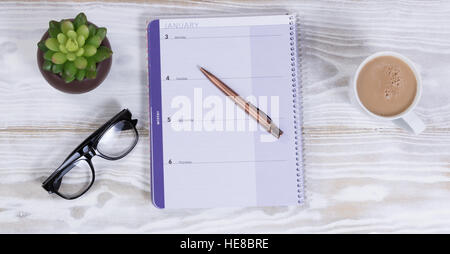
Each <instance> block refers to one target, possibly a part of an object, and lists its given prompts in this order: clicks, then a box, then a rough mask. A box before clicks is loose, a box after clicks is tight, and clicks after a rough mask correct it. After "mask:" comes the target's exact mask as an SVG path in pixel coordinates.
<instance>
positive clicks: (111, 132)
mask: <svg viewBox="0 0 450 254" xmlns="http://www.w3.org/2000/svg"><path fill="white" fill-rule="evenodd" d="M136 139H137V135H136V131H135V128H134V126H133V124H132V123H131V122H129V121H124V120H122V121H120V122H117V123H116V124H115V125H113V126H112V127H110V128H109V129H108V130H107V131H106V132H105V134H103V136H102V137H101V139H100V140H99V142H98V145H97V150H98V151H99V152H100V153H101V154H103V155H105V156H107V157H110V158H119V157H121V156H123V155H125V154H126V153H128V152H129V151H130V150H131V149H133V147H134V144H135V143H136Z"/></svg>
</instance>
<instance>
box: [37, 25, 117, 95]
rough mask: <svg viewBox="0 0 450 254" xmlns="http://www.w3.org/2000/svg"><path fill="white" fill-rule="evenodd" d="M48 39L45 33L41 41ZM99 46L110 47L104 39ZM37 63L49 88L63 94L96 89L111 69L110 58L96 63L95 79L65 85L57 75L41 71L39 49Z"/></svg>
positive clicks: (41, 54) (40, 53)
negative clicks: (51, 87)
mask: <svg viewBox="0 0 450 254" xmlns="http://www.w3.org/2000/svg"><path fill="white" fill-rule="evenodd" d="M89 24H90V23H89ZM48 37H49V35H48V31H47V32H45V34H44V35H43V36H42V39H41V41H45V40H46V39H47V38H48ZM101 45H103V46H105V47H107V48H109V49H111V45H110V44H109V41H108V38H106V37H105V39H103V41H102V44H101ZM37 62H38V66H39V70H40V71H41V73H42V76H43V77H44V78H45V80H47V82H48V83H49V84H50V85H51V86H53V87H54V88H56V89H58V90H60V91H62V92H65V93H73V94H80V93H86V92H89V91H91V90H93V89H94V88H96V87H98V86H99V85H100V84H101V83H102V82H103V80H105V78H106V76H107V75H108V73H109V70H110V69H111V63H112V56H111V57H110V58H108V59H106V60H104V61H102V62H100V63H97V77H96V78H95V79H84V80H83V81H78V80H74V81H72V82H70V83H66V82H65V81H64V79H62V78H61V77H60V76H59V75H57V74H54V73H53V72H51V71H46V70H44V69H42V65H43V64H44V52H42V51H41V50H40V49H39V48H38V51H37Z"/></svg>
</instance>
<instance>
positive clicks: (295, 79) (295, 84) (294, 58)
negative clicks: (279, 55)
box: [289, 15, 305, 204]
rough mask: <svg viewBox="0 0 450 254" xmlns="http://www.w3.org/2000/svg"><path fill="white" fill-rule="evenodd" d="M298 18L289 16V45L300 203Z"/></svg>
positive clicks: (301, 167)
mask: <svg viewBox="0 0 450 254" xmlns="http://www.w3.org/2000/svg"><path fill="white" fill-rule="evenodd" d="M296 24H297V19H296V17H295V16H294V15H291V16H290V17H289V25H290V26H289V30H290V31H289V46H290V50H291V73H292V74H291V85H292V98H293V100H292V103H293V105H292V106H293V111H292V112H293V115H294V142H295V160H296V162H295V163H296V176H297V198H298V203H299V204H304V198H305V195H304V194H305V193H304V177H303V163H302V162H303V140H302V120H303V119H302V111H303V107H302V102H301V101H302V100H301V95H302V91H301V84H300V82H301V77H300V75H301V73H300V72H299V71H298V70H299V67H300V68H301V65H302V63H301V57H300V54H301V52H299V51H298V50H297V34H296V32H297V30H296V27H297V26H296ZM299 65H300V66H299Z"/></svg>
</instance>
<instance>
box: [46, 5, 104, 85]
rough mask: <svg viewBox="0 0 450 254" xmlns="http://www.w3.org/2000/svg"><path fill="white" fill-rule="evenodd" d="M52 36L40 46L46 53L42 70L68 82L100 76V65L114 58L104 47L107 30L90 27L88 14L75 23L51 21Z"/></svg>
mask: <svg viewBox="0 0 450 254" xmlns="http://www.w3.org/2000/svg"><path fill="white" fill-rule="evenodd" d="M48 34H49V37H48V38H47V39H46V40H45V41H40V42H39V43H38V47H39V49H40V50H42V51H43V52H44V63H43V65H42V68H43V69H44V70H46V71H51V72H53V73H55V74H58V75H60V76H61V77H62V78H63V79H64V81H65V82H66V83H70V82H72V81H74V80H75V79H76V80H79V81H82V80H84V79H85V78H88V79H93V78H95V77H96V76H97V63H99V62H102V61H104V60H105V59H108V58H109V57H111V55H112V51H111V49H109V48H108V47H105V46H101V44H102V41H103V39H105V37H106V28H104V27H100V28H95V26H94V25H92V24H88V22H87V18H86V15H85V14H84V13H80V14H78V15H77V16H76V17H75V19H74V21H73V22H72V21H70V20H61V21H60V22H57V21H54V20H52V21H50V22H49V29H48Z"/></svg>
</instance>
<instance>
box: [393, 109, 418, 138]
mask: <svg viewBox="0 0 450 254" xmlns="http://www.w3.org/2000/svg"><path fill="white" fill-rule="evenodd" d="M394 123H395V124H396V125H398V126H400V127H401V128H403V129H406V130H407V131H409V132H411V133H413V134H415V135H418V134H420V133H421V132H422V131H424V130H425V124H424V123H423V121H422V120H421V119H420V118H419V117H418V116H417V115H416V114H415V113H414V112H412V111H411V112H409V113H408V114H406V115H404V116H403V117H402V118H400V119H396V120H394Z"/></svg>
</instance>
